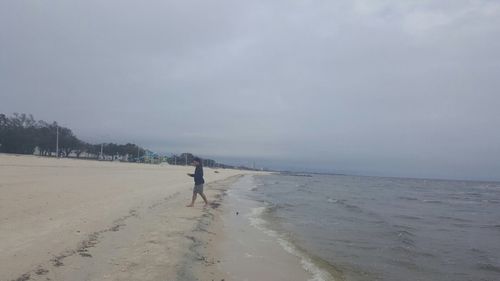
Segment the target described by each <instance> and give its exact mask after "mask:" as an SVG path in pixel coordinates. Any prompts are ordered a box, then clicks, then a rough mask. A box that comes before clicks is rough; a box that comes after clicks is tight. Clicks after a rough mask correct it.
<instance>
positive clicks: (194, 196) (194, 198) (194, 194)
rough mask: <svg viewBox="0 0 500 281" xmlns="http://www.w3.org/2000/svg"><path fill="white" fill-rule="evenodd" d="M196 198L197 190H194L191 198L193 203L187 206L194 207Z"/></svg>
mask: <svg viewBox="0 0 500 281" xmlns="http://www.w3.org/2000/svg"><path fill="white" fill-rule="evenodd" d="M195 200H196V192H193V198H192V200H191V204H189V205H186V207H193V206H194V201H195Z"/></svg>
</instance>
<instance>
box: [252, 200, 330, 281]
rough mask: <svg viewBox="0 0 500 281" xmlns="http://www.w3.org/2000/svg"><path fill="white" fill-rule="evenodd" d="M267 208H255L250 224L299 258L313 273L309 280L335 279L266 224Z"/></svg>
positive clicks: (303, 265)
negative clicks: (263, 215)
mask: <svg viewBox="0 0 500 281" xmlns="http://www.w3.org/2000/svg"><path fill="white" fill-rule="evenodd" d="M265 210H266V207H257V208H253V209H252V211H251V213H250V216H249V219H250V224H251V225H252V226H254V227H256V228H257V229H259V230H260V231H262V232H264V233H265V234H267V235H269V236H271V237H273V238H275V239H276V240H277V241H278V243H279V244H280V246H281V247H282V248H283V249H285V251H287V252H288V253H290V254H292V255H294V256H296V257H297V258H299V259H300V263H301V264H302V267H303V268H304V269H305V270H306V271H307V272H309V273H310V274H311V275H312V278H311V279H309V280H308V281H334V280H335V279H334V278H333V277H332V275H331V274H330V273H328V272H327V271H325V270H323V269H321V268H319V267H318V266H317V265H315V264H314V262H313V261H312V260H311V258H309V257H308V256H306V254H304V253H302V252H301V251H300V250H299V249H297V247H295V245H293V244H292V243H291V242H289V241H288V240H287V239H286V238H285V237H284V236H283V235H281V234H279V233H278V232H276V231H274V230H272V229H269V228H267V227H266V226H265V225H266V221H265V220H263V219H262V218H261V217H262V214H263V213H264V211H265Z"/></svg>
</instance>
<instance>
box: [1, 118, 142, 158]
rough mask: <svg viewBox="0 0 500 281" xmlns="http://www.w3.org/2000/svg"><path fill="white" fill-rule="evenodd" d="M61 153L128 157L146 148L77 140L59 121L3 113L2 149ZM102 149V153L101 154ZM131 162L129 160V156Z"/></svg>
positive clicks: (44, 153)
mask: <svg viewBox="0 0 500 281" xmlns="http://www.w3.org/2000/svg"><path fill="white" fill-rule="evenodd" d="M56 142H58V148H59V151H58V153H59V155H58V156H65V157H76V158H80V157H82V156H83V157H85V158H95V159H97V158H99V157H102V156H105V155H108V156H121V157H124V156H127V155H128V156H129V157H131V158H140V157H143V156H144V155H145V150H144V148H141V147H139V146H138V145H136V144H132V143H127V144H115V143H105V144H91V143H87V142H85V141H82V140H80V139H78V137H77V136H76V135H75V134H74V133H73V132H72V131H71V129H69V128H66V127H64V126H60V125H59V124H57V122H52V123H48V122H45V121H43V120H35V119H34V118H33V115H31V114H29V115H27V114H24V113H22V114H19V113H14V114H13V115H12V116H6V115H5V114H0V152H1V153H17V154H35V152H36V153H37V154H39V155H43V156H52V155H56V150H57V149H56ZM101 149H102V154H101ZM129 161H130V159H129Z"/></svg>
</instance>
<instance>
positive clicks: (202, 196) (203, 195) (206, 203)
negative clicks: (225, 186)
mask: <svg viewBox="0 0 500 281" xmlns="http://www.w3.org/2000/svg"><path fill="white" fill-rule="evenodd" d="M200 196H201V198H203V201H205V206H206V205H208V201H207V197H205V193H203V192H202V193H200Z"/></svg>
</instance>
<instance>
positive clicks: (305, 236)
mask: <svg viewBox="0 0 500 281" xmlns="http://www.w3.org/2000/svg"><path fill="white" fill-rule="evenodd" d="M238 193H240V192H238ZM239 196H244V197H245V198H247V199H250V200H253V201H255V202H256V203H257V204H256V205H255V206H256V207H255V208H254V209H253V210H252V217H251V220H252V222H253V225H254V226H255V227H257V228H259V229H260V230H261V231H263V232H266V233H267V234H268V235H270V236H273V237H275V238H276V239H277V241H278V242H279V243H280V244H281V246H282V247H283V248H285V249H286V250H287V251H288V252H289V253H291V254H293V255H296V256H298V257H300V258H301V261H302V266H303V267H304V268H305V269H306V270H307V271H309V272H310V273H311V275H312V278H311V280H325V281H328V280H348V281H357V280H363V281H364V280H371V281H373V280H387V281H396V280H398V281H400V280H410V281H411V280H439V281H446V280H453V281H461V280H475V281H479V280H488V281H494V280H500V183H492V182H470V181H445V180H423V179H398V178H380V177H357V176H337V175H317V174H313V175H290V174H273V175H265V176H254V177H253V179H252V182H251V184H250V187H249V188H248V190H247V191H245V192H241V193H240V194H239Z"/></svg>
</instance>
